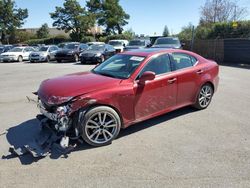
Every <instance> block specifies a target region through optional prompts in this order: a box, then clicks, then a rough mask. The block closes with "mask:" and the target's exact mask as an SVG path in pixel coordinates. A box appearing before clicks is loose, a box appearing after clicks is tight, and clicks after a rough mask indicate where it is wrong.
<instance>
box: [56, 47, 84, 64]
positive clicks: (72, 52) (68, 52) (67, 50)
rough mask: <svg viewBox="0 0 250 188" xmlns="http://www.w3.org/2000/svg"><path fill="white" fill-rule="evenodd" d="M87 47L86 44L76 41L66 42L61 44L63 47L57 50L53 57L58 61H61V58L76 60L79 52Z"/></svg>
mask: <svg viewBox="0 0 250 188" xmlns="http://www.w3.org/2000/svg"><path fill="white" fill-rule="evenodd" d="M87 48H88V45H87V44H82V43H78V42H70V43H66V44H65V45H64V46H63V49H61V50H58V51H57V52H56V54H55V59H56V61H57V62H58V63H60V62H62V61H63V60H68V61H74V62H78V61H79V55H80V53H81V52H83V51H84V50H86V49H87Z"/></svg>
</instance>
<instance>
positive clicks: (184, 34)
mask: <svg viewBox="0 0 250 188" xmlns="http://www.w3.org/2000/svg"><path fill="white" fill-rule="evenodd" d="M192 28H193V25H192V24H191V23H189V24H188V25H187V26H184V27H182V29H181V32H180V33H179V34H178V37H179V39H180V40H183V41H186V40H191V39H192Z"/></svg>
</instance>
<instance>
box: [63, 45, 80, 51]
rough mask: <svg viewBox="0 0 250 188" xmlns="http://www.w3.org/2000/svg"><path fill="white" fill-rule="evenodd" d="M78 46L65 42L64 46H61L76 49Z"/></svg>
mask: <svg viewBox="0 0 250 188" xmlns="http://www.w3.org/2000/svg"><path fill="white" fill-rule="evenodd" d="M78 46H79V44H65V46H64V47H63V48H64V49H67V50H68V49H69V50H74V49H77V48H78Z"/></svg>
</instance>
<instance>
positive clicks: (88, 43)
mask: <svg viewBox="0 0 250 188" xmlns="http://www.w3.org/2000/svg"><path fill="white" fill-rule="evenodd" d="M86 44H87V45H89V46H91V45H94V44H105V43H104V42H87V43H86Z"/></svg>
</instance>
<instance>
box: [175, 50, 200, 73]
mask: <svg viewBox="0 0 250 188" xmlns="http://www.w3.org/2000/svg"><path fill="white" fill-rule="evenodd" d="M172 57H173V60H174V66H175V70H179V69H184V68H187V67H192V66H193V64H194V63H193V61H195V62H196V61H197V60H196V59H193V60H192V59H191V56H189V55H187V54H184V53H173V54H172Z"/></svg>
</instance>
